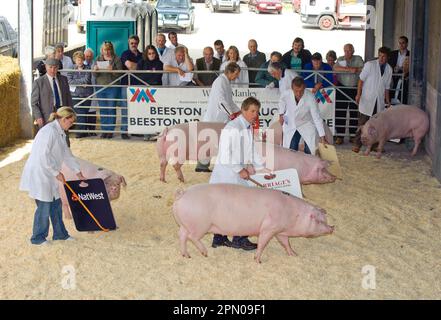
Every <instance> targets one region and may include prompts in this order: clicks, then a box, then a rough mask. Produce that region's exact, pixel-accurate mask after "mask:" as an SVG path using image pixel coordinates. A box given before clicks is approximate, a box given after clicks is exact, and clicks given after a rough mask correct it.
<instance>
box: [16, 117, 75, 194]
mask: <svg viewBox="0 0 441 320" xmlns="http://www.w3.org/2000/svg"><path fill="white" fill-rule="evenodd" d="M63 162H64V163H65V164H66V165H67V166H68V167H69V168H71V169H72V170H73V171H74V172H75V173H79V172H80V165H79V164H78V163H77V161H76V160H75V158H74V156H73V155H72V153H71V151H70V149H69V148H68V147H67V143H66V134H65V133H64V130H63V129H62V128H61V126H60V123H59V122H58V121H57V120H55V121H53V122H50V123H48V124H47V125H45V126H44V127H43V128H41V129H40V131H38V133H37V135H36V137H35V140H34V143H33V145H32V150H31V154H30V156H29V159H28V160H27V161H26V164H25V166H24V169H23V174H22V176H21V181H20V190H22V191H28V192H29V196H30V197H31V198H33V199H36V200H40V201H44V202H52V201H54V199H55V200H56V199H59V198H60V194H59V191H58V180H57V179H56V176H57V175H58V174H59V173H60V171H61V165H62V163H63Z"/></svg>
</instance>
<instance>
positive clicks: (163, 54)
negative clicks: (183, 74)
mask: <svg viewBox="0 0 441 320" xmlns="http://www.w3.org/2000/svg"><path fill="white" fill-rule="evenodd" d="M166 41H167V40H166V38H165V35H164V34H163V33H158V34H157V35H156V50H157V51H158V56H159V60H161V61H162V63H164V62H165V61H167V60H168V59H169V57H173V56H174V52H175V49H173V48H169V47H166V46H165V43H166ZM168 84H169V81H168V73H163V74H162V85H164V86H166V85H168Z"/></svg>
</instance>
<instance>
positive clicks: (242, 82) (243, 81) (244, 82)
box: [219, 60, 250, 88]
mask: <svg viewBox="0 0 441 320" xmlns="http://www.w3.org/2000/svg"><path fill="white" fill-rule="evenodd" d="M229 63H230V61H225V62H223V63H222V64H221V66H220V68H219V71H221V72H223V71H225V67H226V66H227V65H228V64H229ZM236 63H237V64H238V65H239V67H240V69H241V70H240V73H239V77H238V78H237V79H236V80H234V81H231V83H232V84H237V85H236V86H235V87H238V88H248V85H249V84H250V80H249V78H248V71H247V70H243V69H244V68H248V67H247V65H246V64H245V62H243V61H242V60H238V61H237V62H236Z"/></svg>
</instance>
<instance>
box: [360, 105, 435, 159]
mask: <svg viewBox="0 0 441 320" xmlns="http://www.w3.org/2000/svg"><path fill="white" fill-rule="evenodd" d="M428 131H429V117H428V115H427V113H425V112H424V111H423V110H421V109H420V108H417V107H415V106H408V105H398V106H393V107H390V108H388V109H387V110H385V111H383V112H380V113H378V114H376V115H374V116H373V117H372V118H371V119H369V120H368V122H366V124H365V125H364V126H362V127H361V142H362V143H363V145H365V146H367V149H366V152H365V155H366V156H368V155H369V153H370V152H371V149H372V146H373V145H374V144H376V143H377V142H378V148H377V158H381V152H382V151H383V148H384V145H385V143H386V141H388V140H390V139H401V138H411V137H412V138H413V139H414V141H415V146H414V148H413V151H412V156H415V155H416V153H417V151H418V146H419V145H420V143H421V140H422V139H423V138H424V136H425V135H426V133H427V132H428Z"/></svg>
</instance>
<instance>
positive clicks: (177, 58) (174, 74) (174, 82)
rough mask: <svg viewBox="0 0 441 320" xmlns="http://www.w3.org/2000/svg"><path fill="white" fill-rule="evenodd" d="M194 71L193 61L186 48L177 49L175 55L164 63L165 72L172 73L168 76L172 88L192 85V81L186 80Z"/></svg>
mask: <svg viewBox="0 0 441 320" xmlns="http://www.w3.org/2000/svg"><path fill="white" fill-rule="evenodd" d="M193 69H194V65H193V61H192V60H191V58H190V56H189V55H188V49H187V48H186V47H184V46H181V47H177V48H176V49H175V54H174V55H173V56H169V57H168V59H167V60H166V61H164V70H165V71H169V72H171V73H169V74H168V81H169V85H170V86H187V85H192V84H193V83H192V82H191V79H185V77H186V76H188V73H190V72H191V71H193ZM186 74H187V75H186Z"/></svg>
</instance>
